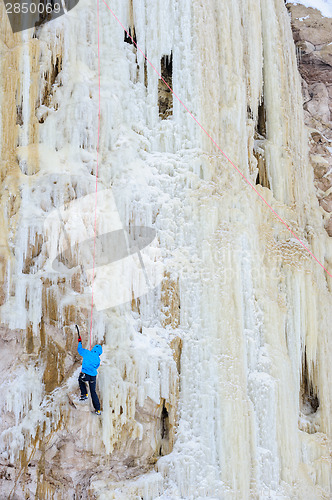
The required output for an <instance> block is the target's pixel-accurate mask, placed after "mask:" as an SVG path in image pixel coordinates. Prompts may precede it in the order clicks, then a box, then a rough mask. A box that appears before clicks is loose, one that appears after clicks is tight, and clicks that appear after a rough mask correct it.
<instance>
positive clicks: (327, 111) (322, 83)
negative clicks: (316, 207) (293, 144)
mask: <svg viewBox="0 0 332 500" xmlns="http://www.w3.org/2000/svg"><path fill="white" fill-rule="evenodd" d="M287 7H288V9H289V11H290V13H291V20H292V30H293V35H294V41H295V45H296V48H297V59H298V65H299V71H300V74H301V77H302V90H303V107H304V110H305V111H304V119H305V124H306V125H307V127H308V128H309V135H310V161H311V165H312V167H313V169H314V176H315V186H316V189H317V197H318V200H319V204H320V206H321V207H322V208H323V209H324V211H325V212H326V216H325V220H326V222H325V228H326V231H327V232H328V234H329V236H332V215H331V212H332V19H331V18H327V17H323V16H322V15H321V13H320V12H319V11H318V10H316V9H312V8H306V7H304V6H303V5H292V4H287Z"/></svg>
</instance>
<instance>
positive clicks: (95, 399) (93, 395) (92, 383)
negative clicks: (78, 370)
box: [87, 375, 100, 411]
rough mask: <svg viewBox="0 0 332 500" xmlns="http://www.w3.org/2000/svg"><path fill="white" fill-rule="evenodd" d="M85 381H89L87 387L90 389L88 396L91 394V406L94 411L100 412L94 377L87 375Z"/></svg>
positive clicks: (95, 378)
mask: <svg viewBox="0 0 332 500" xmlns="http://www.w3.org/2000/svg"><path fill="white" fill-rule="evenodd" d="M87 379H88V381H89V387H90V394H91V399H92V404H93V407H94V409H95V410H97V411H99V410H100V403H99V398H98V396H97V393H96V380H97V377H96V376H92V375H87Z"/></svg>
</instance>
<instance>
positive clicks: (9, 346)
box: [0, 0, 332, 499]
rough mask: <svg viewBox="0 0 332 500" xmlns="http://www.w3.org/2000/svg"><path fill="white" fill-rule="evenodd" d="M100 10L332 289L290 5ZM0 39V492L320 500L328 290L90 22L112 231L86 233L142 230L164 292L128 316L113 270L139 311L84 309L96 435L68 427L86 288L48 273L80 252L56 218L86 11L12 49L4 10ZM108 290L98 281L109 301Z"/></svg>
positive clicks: (130, 58)
mask: <svg viewBox="0 0 332 500" xmlns="http://www.w3.org/2000/svg"><path fill="white" fill-rule="evenodd" d="M109 6H110V8H111V9H112V10H113V11H114V13H115V14H116V15H117V17H118V18H119V19H120V20H121V21H122V22H123V23H124V25H125V26H126V27H128V29H129V28H130V32H131V33H132V34H133V33H135V37H136V39H137V42H138V44H139V46H140V48H141V49H142V51H143V52H144V53H146V54H147V56H148V58H149V60H150V61H151V62H152V63H153V65H154V66H155V67H156V68H157V69H158V71H161V72H162V74H163V76H164V77H165V78H167V79H168V81H169V82H170V84H171V86H172V87H173V89H174V91H175V93H176V94H177V95H178V96H179V97H180V98H181V100H183V102H184V103H185V104H186V106H187V107H188V109H189V110H190V112H191V113H193V114H194V116H195V117H196V118H197V120H198V121H199V122H200V123H201V124H202V125H203V127H204V128H205V129H206V130H207V131H208V132H209V134H210V135H211V136H212V137H213V139H214V140H215V141H216V142H217V143H218V144H219V145H220V147H221V148H222V149H223V151H225V153H226V154H227V155H228V156H229V157H230V158H231V159H232V161H233V162H234V163H235V164H236V165H237V166H238V167H239V168H240V170H241V171H242V172H243V173H244V175H245V176H246V177H248V178H249V180H250V181H251V182H252V183H253V184H254V185H255V186H256V188H257V190H258V191H259V192H260V193H261V194H262V196H263V197H264V198H265V199H266V200H267V201H268V202H269V204H271V206H272V207H273V209H274V210H276V212H277V213H278V214H279V215H280V216H281V217H282V218H283V219H285V221H286V222H287V224H288V225H289V226H290V227H291V228H292V230H293V231H294V232H295V233H296V234H297V235H298V236H299V237H300V238H301V239H302V241H303V242H304V243H305V244H306V245H307V246H309V248H310V249H311V250H312V251H313V253H314V254H315V255H316V257H317V258H318V259H319V260H320V261H321V262H322V263H323V264H324V265H325V267H327V268H328V269H329V272H331V269H332V267H331V259H332V254H331V241H330V239H329V238H328V236H327V234H326V232H325V231H324V228H323V221H322V215H321V212H320V209H319V207H318V203H317V199H316V197H315V194H314V188H313V174H312V169H311V166H310V165H309V163H308V159H307V135H306V130H305V128H304V124H303V116H302V97H301V89H300V82H299V75H298V70H297V66H296V57H295V49H294V45H293V40H292V34H291V29H290V22H289V18H288V15H287V11H286V9H285V6H284V2H283V1H282V0H261V1H260V2H255V3H253V2H250V1H249V0H236V1H235V0H234V1H232V2H229V1H226V0H206V1H205V2H204V3H202V2H200V1H198V0H192V1H191V2H189V1H185V0H181V1H178V2H171V1H170V0H163V1H160V0H128V1H127V0H126V1H124V0H114V1H112V3H109ZM1 32H2V33H3V38H2V40H3V43H2V45H1V55H2V58H1V60H2V71H1V74H2V77H1V81H2V83H1V116H2V121H1V132H2V139H1V141H2V142H1V148H2V149H1V151H2V163H1V180H2V184H1V206H2V211H1V219H0V220H1V229H2V231H1V236H0V238H1V241H0V244H1V249H2V251H1V261H0V263H1V267H0V271H1V278H2V285H1V292H0V304H1V309H0V315H1V321H2V325H3V326H2V331H3V338H4V341H3V348H4V352H5V353H6V364H4V367H5V368H3V369H4V373H6V377H5V378H4V377H2V379H3V382H2V385H1V392H2V394H3V397H2V398H1V401H2V403H1V404H2V409H1V411H2V414H3V415H4V419H3V423H2V424H1V429H0V430H1V435H0V438H1V449H2V455H1V460H2V462H1V463H2V467H4V470H5V472H4V477H5V479H6V474H7V476H8V477H7V479H6V481H7V482H6V481H5V479H4V480H3V484H4V488H7V490H5V489H4V491H6V492H7V493H8V495H14V493H15V494H16V495H18V497H19V498H21V497H22V498H25V497H24V495H28V498H35V497H36V498H68V495H69V494H70V495H72V496H73V495H74V494H76V495H78V494H82V495H86V498H100V499H110V498H137V497H142V498H145V499H147V498H151V499H155V498H163V499H169V498H172V499H173V498H188V499H189V498H211V499H212V498H225V499H242V498H274V497H275V496H278V498H285V499H286V498H298V499H302V498H312V499H318V498H328V496H329V494H330V493H331V485H330V483H329V481H330V478H329V472H330V467H331V462H330V458H329V454H328V453H329V451H328V450H329V446H330V443H331V441H330V439H331V420H330V416H331V406H330V405H331V403H330V402H331V368H330V363H329V359H330V357H331V347H330V343H329V338H328V333H329V325H330V324H331V306H330V304H331V285H332V282H331V278H330V277H329V276H328V275H327V273H324V271H323V269H322V268H321V267H320V266H319V265H318V264H317V263H316V262H315V261H314V260H313V259H312V258H311V257H310V256H309V254H308V253H307V252H306V251H305V250H304V249H303V248H302V247H301V245H300V244H299V243H298V242H297V241H296V240H295V239H294V238H293V237H292V236H291V234H290V233H289V232H288V231H287V229H286V228H285V227H284V226H283V225H282V224H280V223H279V222H278V220H277V219H276V217H275V216H274V215H273V213H272V212H271V211H270V210H269V209H268V207H266V205H264V203H263V202H262V201H261V200H260V199H259V198H258V196H257V194H256V193H255V192H254V191H253V190H252V189H251V188H250V187H249V186H247V185H246V184H245V183H244V181H243V180H242V178H241V177H240V175H239V174H238V173H237V172H236V171H235V170H234V169H233V167H232V166H231V165H230V164H229V163H228V162H227V160H226V159H225V158H224V157H223V156H222V155H221V154H220V152H219V151H218V150H217V149H216V148H215V147H214V145H213V144H212V142H211V141H210V140H209V138H208V137H207V136H206V135H205V134H204V132H203V131H202V130H201V129H200V128H199V127H198V126H197V124H195V122H194V120H193V119H192V118H191V117H190V116H189V114H188V113H187V112H186V111H185V110H184V108H183V107H182V106H181V104H180V103H179V102H178V101H177V99H176V98H175V97H173V99H171V97H170V95H169V93H168V92H167V89H165V88H164V87H163V85H162V83H161V82H160V81H158V76H157V75H156V73H155V72H154V70H153V69H152V67H151V66H150V65H149V64H147V63H146V62H145V61H144V58H143V56H142V54H141V53H140V52H139V51H137V50H136V49H135V47H134V45H133V44H131V43H128V42H129V41H130V40H128V37H126V36H125V34H124V31H123V29H122V28H121V26H120V25H119V24H118V23H117V21H116V20H115V19H114V17H113V16H112V14H111V13H110V11H109V10H108V9H107V8H106V6H105V5H104V4H103V3H101V5H100V54H101V63H100V66H101V135H100V153H99V176H98V189H99V191H102V190H104V191H106V190H111V192H112V196H114V199H115V202H116V207H117V210H118V214H115V215H114V214H113V215H111V214H112V213H113V212H112V210H111V209H110V208H109V209H107V207H106V208H105V209H103V207H102V208H101V211H103V210H104V212H105V213H104V219H103V218H101V219H100V220H98V230H99V231H100V232H101V233H102V232H103V231H104V232H105V231H107V230H108V228H109V223H110V218H111V217H113V216H114V219H112V220H111V222H112V221H116V223H117V224H118V225H119V226H120V225H121V224H122V225H123V226H125V227H127V226H130V225H132V226H134V225H136V226H147V227H153V228H154V229H155V230H156V231H157V239H158V242H159V250H158V255H157V254H156V253H153V254H152V256H151V255H149V257H148V258H149V259H150V261H151V262H150V263H151V266H152V267H153V266H154V265H155V264H157V260H158V261H159V262H160V261H161V263H162V269H163V273H164V278H163V280H162V282H161V283H160V284H159V285H158V286H157V287H156V288H155V289H153V290H150V291H149V292H148V293H147V294H145V295H143V296H140V290H141V283H140V279H141V278H140V276H142V275H141V274H139V273H138V274H135V273H134V272H131V271H130V269H132V268H131V267H130V268H128V266H124V267H123V270H122V272H123V274H121V276H122V277H123V278H122V279H123V280H126V282H128V281H129V283H130V284H131V287H132V297H133V299H132V301H130V302H126V303H125V304H122V305H118V304H114V303H110V304H109V307H108V308H105V309H103V310H97V308H96V307H95V308H94V312H93V330H92V331H93V342H97V341H98V342H99V343H103V346H104V354H103V358H102V366H101V368H100V374H99V393H100V396H101V403H102V408H103V416H102V418H101V419H100V420H98V419H97V420H96V417H95V416H94V415H91V414H90V413H89V411H88V406H85V407H83V406H80V405H79V403H78V402H77V396H75V392H76V394H77V386H76V383H77V382H76V381H77V376H78V373H79V367H80V360H79V358H78V357H77V356H76V357H75V350H76V339H75V332H74V329H73V328H72V326H73V324H74V323H75V322H76V323H78V324H79V325H80V326H81V327H82V329H84V328H85V329H86V330H88V329H89V324H90V304H91V281H89V277H88V276H87V273H86V271H85V269H84V267H82V266H77V267H75V268H73V269H70V270H69V271H68V269H67V268H61V266H60V267H59V268H58V269H57V270H55V269H54V268H53V266H52V262H53V259H54V255H56V254H57V253H59V254H60V253H61V252H62V251H64V250H65V249H66V248H67V247H68V245H69V246H70V245H74V244H75V242H76V243H77V242H78V241H79V238H81V237H82V234H86V235H87V237H88V235H89V234H90V233H91V218H89V217H87V214H88V210H85V211H77V212H76V214H75V219H74V220H73V219H71V218H70V217H69V218H67V219H66V218H65V217H64V214H65V211H66V208H67V207H68V206H69V205H70V203H72V202H73V201H75V200H79V199H82V198H84V197H85V196H86V195H88V194H91V193H93V192H94V189H95V172H96V144H97V129H98V74H97V69H98V58H97V25H96V4H95V3H91V2H88V1H87V0H81V1H80V3H79V5H78V6H77V7H76V8H75V9H73V10H72V11H71V12H70V13H69V14H67V15H66V16H63V17H61V18H59V19H57V20H55V21H52V22H51V23H49V24H46V25H44V26H43V27H41V28H36V29H31V30H27V31H25V32H24V33H21V34H15V35H12V34H11V31H10V26H9V23H8V20H7V19H6V17H5V12H4V8H3V6H1ZM91 208H92V209H93V206H92V207H91ZM54 214H55V215H57V214H60V215H59V217H58V218H55V219H54V222H53V223H52V224H51V226H50V225H49V223H48V222H47V221H49V220H50V219H49V217H51V218H52V217H53V215H54ZM103 220H104V222H103ZM117 227H118V226H117ZM85 231H86V233H85ZM64 235H65V236H64ZM90 236H91V234H90ZM135 265H136V266H137V267H138V268H139V266H140V262H138V261H137V262H136V263H135ZM128 269H129V270H128ZM158 269H159V270H160V267H158ZM98 278H100V282H98ZM102 278H103V274H102V272H101V270H100V269H98V268H97V270H96V281H97V283H100V286H101V289H100V290H101V291H102V294H103V296H104V298H105V297H107V288H105V289H103V288H102V287H103V286H104V285H105V287H106V285H107V286H108V285H109V283H106V284H104V285H103V283H102ZM110 279H111V278H110ZM120 279H121V278H120ZM118 281H119V280H118ZM98 286H99V285H98ZM112 286H113V290H114V287H115V289H116V287H117V286H118V283H117V281H116V280H114V283H113V285H112ZM104 290H106V291H104ZM84 339H85V342H86V343H88V336H87V334H84ZM69 464H70V466H69ZM12 465H14V466H15V468H16V471H17V475H16V478H17V480H16V481H12V480H11V479H12V478H11V476H10V468H11V466H12ZM8 471H9V472H8ZM19 495H21V496H19ZM83 498H84V496H83Z"/></svg>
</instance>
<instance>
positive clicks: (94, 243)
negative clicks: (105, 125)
mask: <svg viewBox="0 0 332 500" xmlns="http://www.w3.org/2000/svg"><path fill="white" fill-rule="evenodd" d="M97 34H98V135H97V164H96V195H95V222H94V237H93V267H92V294H91V314H90V351H91V342H92V316H93V285H94V281H95V263H96V233H97V199H98V166H99V142H100V36H99V35H100V28H99V0H97Z"/></svg>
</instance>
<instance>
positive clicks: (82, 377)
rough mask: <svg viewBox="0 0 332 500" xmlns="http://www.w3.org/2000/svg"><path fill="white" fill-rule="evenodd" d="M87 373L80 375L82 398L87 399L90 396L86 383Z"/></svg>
mask: <svg viewBox="0 0 332 500" xmlns="http://www.w3.org/2000/svg"><path fill="white" fill-rule="evenodd" d="M85 377H86V375H85V373H82V372H81V373H80V375H79V377H78V385H79V386H80V390H81V398H80V399H82V400H83V399H86V398H87V397H88V391H87V388H86V384H85V380H86V379H85Z"/></svg>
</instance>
